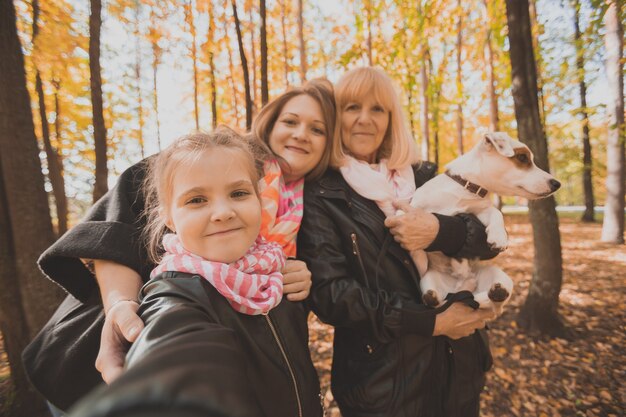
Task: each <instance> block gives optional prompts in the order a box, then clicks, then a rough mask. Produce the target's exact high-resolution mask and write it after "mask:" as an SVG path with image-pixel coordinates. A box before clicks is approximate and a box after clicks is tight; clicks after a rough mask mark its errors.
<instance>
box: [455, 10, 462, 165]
mask: <svg viewBox="0 0 626 417" xmlns="http://www.w3.org/2000/svg"><path fill="white" fill-rule="evenodd" d="M462 7H463V6H462V4H461V0H458V3H457V10H458V13H459V22H458V23H457V34H456V88H457V100H458V101H457V108H456V142H457V150H458V154H459V155H463V68H462V62H461V52H462V50H463V9H462Z"/></svg>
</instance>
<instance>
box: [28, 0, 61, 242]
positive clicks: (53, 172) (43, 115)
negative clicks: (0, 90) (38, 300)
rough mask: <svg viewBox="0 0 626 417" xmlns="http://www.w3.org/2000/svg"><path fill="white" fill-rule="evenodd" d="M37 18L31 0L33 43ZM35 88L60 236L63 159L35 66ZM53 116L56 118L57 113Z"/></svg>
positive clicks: (36, 9) (37, 11)
mask: <svg viewBox="0 0 626 417" xmlns="http://www.w3.org/2000/svg"><path fill="white" fill-rule="evenodd" d="M38 20H39V1H38V0H33V45H34V44H35V42H36V41H37V35H38V34H39V26H38ZM35 67H36V65H35ZM35 90H36V91H37V99H38V102H39V117H40V119H41V134H42V138H43V145H44V150H45V151H46V160H47V161H48V178H49V179H50V185H51V186H52V194H53V195H54V203H55V206H56V214H57V234H58V236H60V235H62V234H63V233H65V232H66V231H67V197H66V196H65V180H64V179H63V160H62V157H61V155H60V154H59V152H58V150H57V148H56V147H53V146H52V142H51V141H50V125H49V124H48V116H47V112H46V99H45V95H44V92H43V82H42V81H41V74H40V72H39V69H37V68H35ZM55 117H56V118H57V119H58V113H57V115H56V116H55ZM59 143H60V142H59V137H58V136H57V146H58V144H59Z"/></svg>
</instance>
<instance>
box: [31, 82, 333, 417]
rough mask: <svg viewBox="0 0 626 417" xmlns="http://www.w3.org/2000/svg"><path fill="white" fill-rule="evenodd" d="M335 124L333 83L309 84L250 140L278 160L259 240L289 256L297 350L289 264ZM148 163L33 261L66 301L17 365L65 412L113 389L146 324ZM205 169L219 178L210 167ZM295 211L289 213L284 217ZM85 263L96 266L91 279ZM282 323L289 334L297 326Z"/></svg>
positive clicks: (270, 110)
mask: <svg viewBox="0 0 626 417" xmlns="http://www.w3.org/2000/svg"><path fill="white" fill-rule="evenodd" d="M334 126H335V104H334V98H333V92H332V85H331V84H330V83H329V82H328V81H326V80H312V81H309V82H307V84H305V85H303V86H301V87H294V88H291V89H289V90H288V91H286V92H284V93H283V94H280V95H278V96H277V97H276V98H274V99H273V100H272V101H271V102H269V103H268V104H267V105H265V106H264V107H263V109H261V111H260V112H259V114H258V116H257V117H256V119H255V121H254V124H253V129H252V132H251V137H250V144H251V145H253V146H254V147H255V148H259V149H261V150H263V151H264V152H265V155H264V157H262V158H260V159H259V160H260V161H262V162H261V165H263V164H264V163H265V162H266V161H268V160H273V161H275V162H276V161H277V162H278V163H273V164H269V165H268V166H266V168H267V169H268V170H267V171H266V173H265V175H264V176H263V178H262V179H261V183H260V184H259V188H260V190H261V198H262V206H263V207H270V206H272V207H273V209H272V211H270V210H264V211H263V212H262V214H263V216H264V220H263V222H262V227H263V228H265V229H267V233H266V234H264V236H265V237H266V238H267V239H268V240H272V241H276V242H279V243H281V245H283V247H284V249H285V252H286V254H287V255H288V256H289V257H290V258H289V259H287V261H286V264H285V268H284V269H283V271H282V273H283V277H284V285H283V301H282V302H281V304H280V305H279V307H278V310H281V309H287V308H289V309H291V308H294V309H297V310H298V311H297V312H296V313H295V314H293V315H292V316H293V317H292V320H293V321H297V320H300V321H302V323H300V324H298V325H297V326H296V327H295V328H297V329H298V331H299V332H300V333H298V334H294V335H293V337H294V338H299V339H298V340H301V342H300V343H301V344H303V345H306V341H307V340H308V333H307V331H306V319H307V314H306V312H305V311H304V306H303V305H302V303H299V302H298V301H301V300H303V299H304V298H306V296H307V295H308V293H309V288H310V285H311V279H310V276H311V275H310V272H309V271H308V269H307V268H306V265H305V264H304V262H302V261H299V260H296V259H291V257H292V256H293V254H294V253H295V245H294V242H295V234H296V232H297V230H298V227H299V226H300V224H299V217H300V216H301V213H302V212H301V208H302V206H301V203H300V201H301V197H302V196H301V194H300V193H301V191H302V187H303V183H304V181H305V180H306V181H311V180H314V179H315V178H318V177H320V176H321V174H323V172H324V171H325V170H326V167H327V166H328V161H329V158H330V148H331V146H330V144H331V142H332V132H333V131H334ZM255 150H256V149H255ZM152 158H153V157H150V158H148V159H147V160H144V161H141V162H139V163H137V164H135V165H133V166H132V167H130V168H128V169H127V170H126V171H124V172H123V173H122V174H121V175H120V178H119V180H118V181H117V183H116V185H115V186H114V187H113V188H112V189H111V190H110V191H109V192H108V193H107V194H106V195H105V196H104V197H103V198H102V199H100V200H99V201H98V202H97V203H96V204H95V205H94V206H93V207H92V208H91V209H90V210H89V212H88V213H87V214H86V216H85V218H84V219H83V220H82V221H81V222H80V223H79V224H77V225H76V226H74V227H72V228H71V229H70V230H69V231H68V232H67V233H66V234H64V235H63V236H62V237H61V238H60V239H59V240H57V241H56V242H55V243H54V244H53V245H52V246H51V247H50V248H48V249H47V250H46V252H45V253H44V254H42V256H41V258H40V259H39V265H40V267H41V269H42V271H44V273H45V274H46V275H47V276H48V277H49V279H51V280H53V281H55V282H57V283H58V284H59V285H60V286H62V287H63V288H64V289H65V290H66V291H68V293H69V294H71V295H69V296H68V297H67V298H66V300H65V301H64V302H63V304H62V305H61V306H60V307H59V309H58V310H57V312H56V313H55V315H54V316H53V317H52V318H51V319H50V321H49V322H48V323H47V324H46V326H45V327H44V328H43V329H42V331H41V332H40V333H39V334H38V335H37V337H36V338H35V339H34V340H33V342H31V344H30V345H29V347H28V348H27V349H26V351H25V353H24V355H23V362H24V365H25V368H26V370H27V373H28V376H29V379H30V381H31V382H32V383H33V385H34V386H35V387H36V388H37V390H38V391H39V392H40V393H42V395H43V396H44V397H45V398H46V399H47V400H49V401H50V402H51V403H52V404H54V405H55V406H56V407H58V408H60V409H62V410H67V409H68V408H69V407H70V406H71V405H73V404H74V403H75V402H76V401H77V400H78V399H80V398H81V397H83V396H85V395H86V394H87V393H89V392H90V391H91V390H92V389H94V388H95V387H96V386H97V385H99V384H102V381H103V379H104V381H106V382H107V383H111V382H112V381H113V380H114V379H115V378H116V377H117V376H118V375H120V374H121V373H122V372H123V371H124V362H125V357H126V353H127V352H128V346H129V342H134V341H135V340H136V338H137V336H138V334H140V333H141V330H142V328H143V322H142V320H141V318H140V317H138V316H137V309H138V304H137V294H138V292H139V289H140V288H141V287H142V285H143V284H145V283H146V282H147V281H148V280H149V278H150V273H151V271H152V270H153V269H154V268H155V267H156V265H155V264H154V262H153V261H152V260H151V259H150V257H149V256H148V253H147V251H146V245H144V240H143V239H141V238H140V237H141V236H142V235H144V233H143V232H144V230H145V227H146V219H145V216H142V215H141V214H142V213H143V212H144V207H145V199H144V195H143V193H142V192H141V188H142V187H141V185H142V183H143V179H144V178H145V177H146V175H147V173H146V170H147V166H148V165H149V160H150V159H152ZM260 168H263V167H260ZM205 169H206V170H207V172H209V173H216V172H217V170H216V169H215V168H214V167H212V166H206V167H205ZM270 171H272V172H270ZM281 173H284V176H283V175H280V174H281ZM286 208H289V210H285V209H286ZM292 210H293V211H295V215H292V214H290V213H291V211H292ZM269 213H274V215H273V216H274V217H273V218H271V217H272V215H269ZM294 220H295V221H294ZM157 243H160V242H157ZM288 246H290V247H291V249H290V248H289V247H288ZM82 259H92V260H93V261H94V262H93V264H94V269H95V274H94V273H93V271H90V270H89V269H88V268H86V266H85V264H84V262H82V261H81V260H82ZM285 304H293V305H292V306H291V307H286V306H284V305H285ZM272 314H273V313H272ZM281 317H282V316H281ZM288 326H291V327H290V328H294V324H293V323H290V324H289V325H288ZM281 337H282V336H281ZM290 337H291V336H290ZM198 362H200V361H198ZM94 363H95V366H94ZM202 365H204V362H202V364H200V363H198V366H202ZM297 382H298V383H300V382H299V381H297Z"/></svg>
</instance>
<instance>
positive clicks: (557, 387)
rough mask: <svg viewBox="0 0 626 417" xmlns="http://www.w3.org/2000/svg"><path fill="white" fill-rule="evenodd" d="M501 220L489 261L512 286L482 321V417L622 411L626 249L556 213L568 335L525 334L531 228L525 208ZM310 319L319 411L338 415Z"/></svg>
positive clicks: (321, 340)
mask: <svg viewBox="0 0 626 417" xmlns="http://www.w3.org/2000/svg"><path fill="white" fill-rule="evenodd" d="M505 220H506V225H507V230H508V232H509V248H508V249H507V251H506V252H504V253H502V254H501V255H499V256H498V257H497V258H496V259H495V260H494V261H493V263H495V264H497V265H498V266H500V267H501V268H503V269H504V270H505V271H506V272H507V273H508V274H509V276H510V277H511V278H512V279H513V281H514V282H515V290H514V294H513V297H512V299H511V301H510V302H509V304H508V305H507V307H506V310H505V312H504V314H503V315H502V316H501V317H499V318H498V319H497V320H495V321H494V322H492V323H490V325H489V327H490V330H489V336H490V343H491V350H492V354H493V357H494V366H493V368H492V369H491V371H490V372H489V373H488V377H487V386H486V387H485V391H484V392H483V394H482V397H481V398H482V404H481V416H483V417H500V416H502V417H509V416H515V417H519V416H528V417H535V416H536V417H559V416H562V417H570V416H572V417H574V416H586V417H592V416H593V417H595V416H597V417H609V416H615V417H617V416H626V402H625V401H626V383H624V381H625V380H626V355H625V349H626V311H625V307H626V248H625V247H624V246H623V245H620V246H615V245H608V244H604V243H600V242H599V239H600V232H601V228H602V226H601V224H599V223H593V224H588V223H581V222H579V221H578V220H577V219H571V218H561V219H560V227H559V229H560V231H561V244H562V249H563V286H562V290H561V294H560V304H559V313H560V314H561V316H562V318H563V321H564V323H565V325H566V326H567V329H568V331H569V333H571V336H570V337H568V338H567V339H562V338H555V339H549V338H546V337H539V338H536V337H531V336H529V335H527V334H526V333H525V332H524V331H522V330H521V329H519V328H518V326H517V325H516V320H515V319H516V316H517V314H518V312H519V310H520V307H521V306H522V305H523V303H524V300H525V299H526V295H527V294H528V287H529V285H530V281H531V278H532V270H533V253H534V250H533V241H532V229H531V226H530V223H529V220H528V217H527V216H526V215H507V216H505ZM309 325H310V329H311V330H310V337H311V340H310V342H311V343H310V347H311V352H312V355H313V360H314V362H315V365H316V367H317V370H318V373H319V374H320V379H321V383H322V392H326V396H325V402H326V408H327V414H326V415H327V416H332V417H338V416H340V414H339V411H338V410H337V408H336V405H335V403H334V401H333V399H332V394H331V393H330V390H329V384H330V366H331V357H332V328H330V327H328V326H326V325H324V324H322V323H320V322H319V321H318V320H317V319H316V318H315V317H313V316H311V319H310V321H309Z"/></svg>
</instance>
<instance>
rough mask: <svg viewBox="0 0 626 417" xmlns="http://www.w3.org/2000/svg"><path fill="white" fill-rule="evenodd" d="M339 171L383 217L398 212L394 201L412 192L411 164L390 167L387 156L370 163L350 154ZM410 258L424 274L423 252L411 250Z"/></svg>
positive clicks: (409, 196) (425, 262) (413, 183)
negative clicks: (375, 206)
mask: <svg viewBox="0 0 626 417" xmlns="http://www.w3.org/2000/svg"><path fill="white" fill-rule="evenodd" d="M339 170H340V171H341V175H343V178H344V179H345V180H346V182H347V183H348V185H350V187H352V189H353V190H354V191H356V192H357V193H358V194H359V195H361V196H362V197H365V198H367V199H368V200H372V201H374V202H376V204H377V205H378V207H379V208H380V210H381V211H382V212H383V213H385V216H386V217H391V216H395V215H396V214H401V212H400V211H396V209H395V208H394V207H393V202H394V201H406V202H409V201H410V200H411V198H413V194H415V188H416V187H415V174H414V173H413V168H412V167H411V166H410V165H407V166H405V167H402V168H399V169H392V170H390V169H389V168H387V160H386V159H382V160H381V161H380V163H378V164H372V165H370V164H368V163H367V162H363V161H358V160H356V159H354V158H353V157H350V156H349V157H347V158H346V162H345V164H344V165H343V166H342V167H341V168H339ZM411 257H412V258H413V262H415V265H416V266H417V269H418V270H419V272H420V275H422V276H423V275H424V273H426V270H427V269H428V258H427V257H426V253H425V252H424V251H421V250H418V251H412V252H411Z"/></svg>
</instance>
